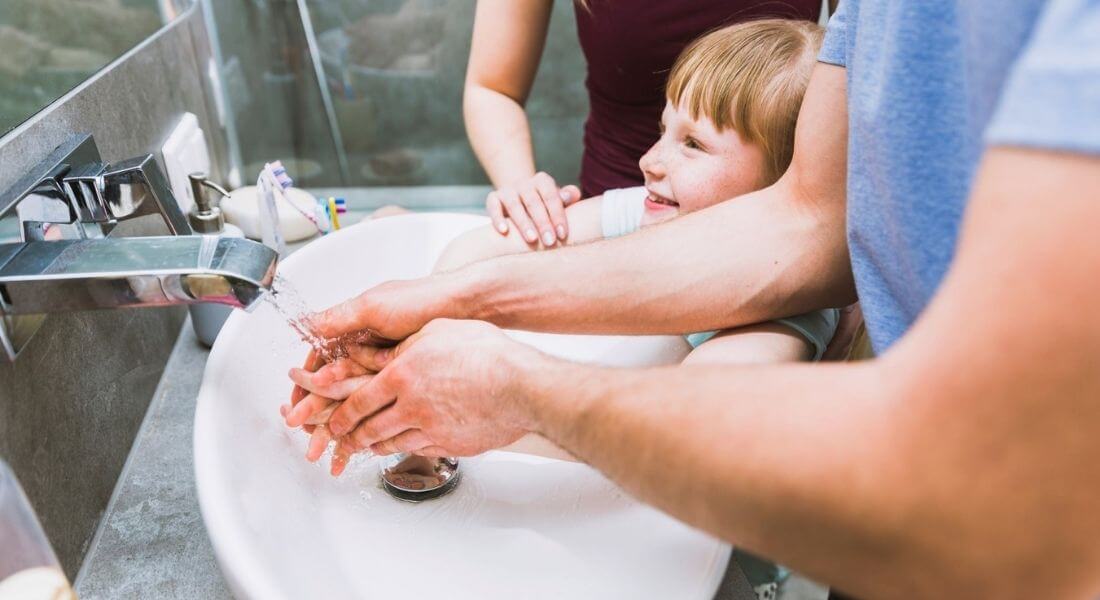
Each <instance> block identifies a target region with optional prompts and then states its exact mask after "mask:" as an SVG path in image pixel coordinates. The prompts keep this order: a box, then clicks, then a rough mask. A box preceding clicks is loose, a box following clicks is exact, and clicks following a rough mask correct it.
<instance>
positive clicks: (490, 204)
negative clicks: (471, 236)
mask: <svg viewBox="0 0 1100 600" xmlns="http://www.w3.org/2000/svg"><path fill="white" fill-rule="evenodd" d="M485 212H487V213H489V219H490V220H491V221H492V222H493V229H496V230H497V232H499V233H500V234H501V235H507V234H508V219H507V218H505V216H504V204H503V203H501V201H500V197H499V196H498V195H497V193H496V192H489V197H488V198H486V199H485Z"/></svg>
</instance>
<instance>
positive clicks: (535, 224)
mask: <svg viewBox="0 0 1100 600" xmlns="http://www.w3.org/2000/svg"><path fill="white" fill-rule="evenodd" d="M580 199H581V191H580V189H579V188H577V186H575V185H567V186H565V187H560V188H559V187H558V184H557V182H555V181H554V178H553V177H551V176H549V175H547V174H546V173H542V172H539V173H536V174H535V175H534V176H532V177H530V178H527V179H522V180H520V181H517V182H516V183H515V184H513V185H510V186H502V187H500V188H498V189H496V190H493V191H492V192H489V196H488V197H487V198H486V199H485V210H486V211H488V213H489V217H490V218H491V219H492V220H493V227H494V228H495V229H496V230H497V231H498V232H499V233H500V234H501V235H505V234H507V233H508V219H511V220H512V222H513V223H515V226H516V227H518V228H519V232H520V234H521V235H522V236H523V239H524V240H526V241H527V243H528V244H535V243H538V242H539V240H540V239H541V240H542V244H543V245H544V246H547V247H549V246H553V245H554V244H556V243H557V242H558V241H561V240H565V239H566V238H567V237H569V222H568V220H567V219H566V218H565V207H566V206H569V205H570V204H573V203H574V202H576V201H578V200H580Z"/></svg>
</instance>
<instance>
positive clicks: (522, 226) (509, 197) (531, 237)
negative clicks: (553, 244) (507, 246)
mask: <svg viewBox="0 0 1100 600" xmlns="http://www.w3.org/2000/svg"><path fill="white" fill-rule="evenodd" d="M499 192H500V199H501V201H502V202H503V203H504V210H506V211H507V212H508V218H510V219H512V222H513V223H515V224H516V227H518V228H519V232H520V235H522V236H523V239H525V240H527V243H528V244H535V243H538V241H539V234H538V232H537V231H536V230H535V224H534V223H532V222H531V217H529V216H528V215H527V209H526V208H525V207H524V204H523V200H521V199H520V197H519V193H518V192H516V191H515V190H512V189H504V190H499Z"/></svg>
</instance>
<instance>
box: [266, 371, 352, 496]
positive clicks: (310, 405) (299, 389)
mask: <svg viewBox="0 0 1100 600" xmlns="http://www.w3.org/2000/svg"><path fill="white" fill-rule="evenodd" d="M353 354H360V353H358V352H355V353H353ZM307 369H311V370H315V371H312V372H311V370H307ZM371 377H373V372H372V371H370V370H369V369H367V368H366V367H364V366H362V365H361V364H360V363H358V362H356V361H355V360H352V359H341V360H337V361H334V362H332V363H329V364H325V363H324V361H323V360H321V359H320V357H318V356H317V355H316V353H312V352H311V353H310V355H309V357H308V358H307V359H306V368H305V369H291V371H290V378H291V380H292V381H294V383H295V386H294V391H293V392H292V393H291V403H290V404H286V405H283V406H282V407H280V410H279V412H280V414H282V416H283V419H284V420H285V421H286V425H287V427H302V429H304V430H305V431H306V432H307V433H309V434H310V438H309V445H308V447H307V449H306V460H308V461H309V462H317V461H318V460H320V459H321V456H322V455H324V453H325V450H326V449H327V448H328V447H329V444H330V443H331V442H332V441H333V440H334V437H333V435H332V432H331V431H330V430H329V428H328V420H329V417H331V416H332V413H333V412H334V411H335V410H336V409H337V408H338V407H339V406H340V404H342V402H341V401H342V400H343V399H345V398H347V397H348V396H350V395H351V393H352V392H354V391H355V390H356V389H358V388H359V387H360V386H362V385H363V384H365V383H366V382H368V381H370V379H371ZM335 441H336V445H335V448H334V450H333V454H332V463H331V465H330V473H332V475H333V476H339V475H340V474H341V473H343V472H344V469H345V468H346V467H347V464H348V460H350V458H351V455H352V454H353V450H351V449H350V447H348V446H347V445H346V444H342V443H341V439H340V438H336V439H335Z"/></svg>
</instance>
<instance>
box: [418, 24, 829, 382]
mask: <svg viewBox="0 0 1100 600" xmlns="http://www.w3.org/2000/svg"><path fill="white" fill-rule="evenodd" d="M821 38H822V30H821V28H820V27H818V26H817V25H814V24H812V23H808V22H802V21H789V20H780V19H772V20H762V21H754V22H749V23H743V24H739V25H733V26H730V27H724V28H722V29H718V30H715V31H713V32H711V33H709V34H707V35H705V36H703V37H701V38H699V39H698V40H696V41H695V42H694V43H692V44H691V45H690V46H688V48H687V49H685V50H684V52H683V54H681V55H680V57H679V59H677V61H676V63H675V64H674V65H673V67H672V71H671V73H670V74H669V79H668V83H667V86H666V93H667V98H668V101H667V103H666V105H665V110H664V113H663V114H662V116H661V125H662V135H661V138H660V139H659V140H658V141H657V143H656V144H654V145H653V147H652V148H650V149H649V151H648V152H647V153H646V154H645V156H643V157H642V159H641V160H640V161H639V166H640V167H641V169H642V173H643V174H644V176H645V182H646V184H645V186H644V187H636V188H627V189H618V190H609V191H607V192H605V193H604V194H603V196H598V197H595V198H590V199H588V200H584V201H581V202H578V203H576V204H573V205H572V206H569V207H568V208H567V209H566V217H567V218H568V220H569V239H568V240H567V241H566V242H565V243H566V244H579V243H585V242H591V241H593V240H598V239H607V238H612V237H617V236H620V235H625V234H628V233H631V232H633V231H635V230H637V229H639V228H641V227H646V226H649V225H652V224H655V223H659V222H662V221H666V220H668V219H671V218H674V217H675V216H677V215H678V214H681V213H689V212H693V211H696V210H700V209H703V208H706V207H708V206H711V205H713V204H716V203H718V202H721V201H723V200H727V199H730V198H734V197H736V196H740V195H742V194H746V193H749V192H752V191H755V190H758V189H761V188H764V187H767V186H769V185H771V184H772V183H774V182H775V181H776V180H777V179H779V177H780V176H781V175H782V174H783V172H784V171H785V170H786V169H787V166H788V165H789V164H790V161H791V155H792V154H793V151H794V129H795V122H796V121H797V118H798V110H799V107H800V105H801V103H802V96H803V94H804V93H805V91H806V86H807V84H808V82H809V78H810V72H811V71H812V69H813V65H814V63H815V62H816V55H817V50H818V47H819V46H820V44H821ZM542 249H545V248H544V247H543V246H541V245H540V244H537V243H536V244H530V245H529V244H528V243H527V242H526V241H524V239H523V237H522V236H521V235H520V233H519V232H518V231H516V230H515V228H511V229H510V230H509V232H508V233H507V234H506V235H503V236H502V235H501V234H499V233H497V232H496V231H493V230H492V229H491V228H490V226H485V227H483V228H479V229H475V230H473V231H470V232H468V233H466V234H464V235H462V236H460V237H459V238H457V239H456V240H454V241H453V242H452V243H451V244H450V245H449V246H448V247H447V248H446V249H445V250H444V252H443V255H442V256H441V257H440V259H439V262H438V263H437V264H436V270H437V271H446V270H451V269H454V268H456V267H459V266H461V265H464V264H467V263H471V262H476V261H478V260H482V259H486V258H490V257H493V256H499V255H503V254H514V253H519V252H526V251H531V250H542ZM838 316H839V315H838V312H837V311H836V310H827V311H818V312H815V313H810V314H806V315H800V316H797V317H792V318H788V319H780V320H777V321H773V322H771V323H764V324H758V325H750V326H745V327H737V328H734V329H728V330H725V331H722V332H719V333H714V332H707V333H696V334H691V335H688V336H687V341H688V343H690V344H691V345H692V347H693V348H694V349H693V351H692V352H691V354H690V355H689V357H688V358H687V359H686V362H691V363H701V362H711V363H713V362H731V363H740V364H744V363H765V362H783V361H795V360H811V359H817V358H820V357H821V355H822V353H823V352H824V351H825V346H826V345H827V344H828V342H829V340H830V339H831V338H832V335H833V332H834V331H835V329H836V324H837V320H838ZM704 342H705V343H704Z"/></svg>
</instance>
